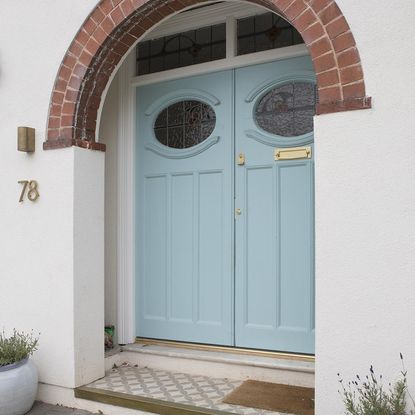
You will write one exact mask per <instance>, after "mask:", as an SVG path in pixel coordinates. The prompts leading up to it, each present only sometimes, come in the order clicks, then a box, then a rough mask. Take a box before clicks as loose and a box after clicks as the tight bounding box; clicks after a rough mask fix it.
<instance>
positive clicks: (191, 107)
mask: <svg viewBox="0 0 415 415" xmlns="http://www.w3.org/2000/svg"><path fill="white" fill-rule="evenodd" d="M215 125H216V115H215V111H214V110H213V108H212V107H211V106H210V105H208V104H205V103H203V102H201V101H195V100H186V101H180V102H177V103H175V104H172V105H170V106H168V107H167V108H165V109H164V110H163V111H161V112H160V114H159V115H158V116H157V118H156V122H155V124H154V133H155V135H156V138H157V140H158V141H159V142H160V143H161V144H164V145H165V146H168V147H171V148H178V149H183V148H189V147H193V146H195V145H197V144H199V143H201V142H202V141H204V140H206V139H207V138H208V137H209V136H210V135H211V134H212V132H213V130H214V128H215Z"/></svg>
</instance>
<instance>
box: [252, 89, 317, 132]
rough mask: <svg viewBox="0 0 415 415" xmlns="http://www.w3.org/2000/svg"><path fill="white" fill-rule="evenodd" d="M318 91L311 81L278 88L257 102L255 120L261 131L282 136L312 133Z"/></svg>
mask: <svg viewBox="0 0 415 415" xmlns="http://www.w3.org/2000/svg"><path fill="white" fill-rule="evenodd" d="M316 102H317V88H316V86H315V84H313V83H311V82H291V83H287V84H284V85H281V86H278V87H276V88H274V89H272V90H271V91H269V92H268V93H267V94H265V95H264V96H263V97H262V98H261V99H260V100H259V103H258V105H257V107H256V109H255V119H256V122H257V124H258V126H259V127H260V128H262V129H263V130H265V131H267V132H269V133H271V134H276V135H279V136H283V137H297V136H300V135H303V134H307V133H310V132H312V131H313V117H314V115H315V111H316V110H315V109H316Z"/></svg>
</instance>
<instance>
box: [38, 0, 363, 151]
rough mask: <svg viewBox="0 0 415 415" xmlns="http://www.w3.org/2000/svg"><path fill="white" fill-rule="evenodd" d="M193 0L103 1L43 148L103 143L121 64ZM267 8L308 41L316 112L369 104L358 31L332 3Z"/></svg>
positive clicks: (57, 101) (64, 72)
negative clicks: (106, 110)
mask: <svg viewBox="0 0 415 415" xmlns="http://www.w3.org/2000/svg"><path fill="white" fill-rule="evenodd" d="M196 3H197V2H193V3H192V5H194V4H196ZM202 3H203V2H202ZM252 3H256V4H258V2H252ZM197 4H198V3H197ZM261 5H263V4H262V3H261ZM189 6H191V4H190V2H188V3H186V4H184V2H170V3H166V2H145V3H143V2H140V3H139V4H138V3H137V4H136V5H134V4H133V3H132V2H129V1H128V2H126V1H123V2H120V3H119V4H117V5H114V4H113V3H111V2H102V3H101V4H100V5H99V6H98V7H97V8H96V9H95V10H94V12H93V13H92V14H91V16H90V18H89V19H88V20H87V22H86V23H85V25H84V26H83V28H81V30H80V32H79V33H78V35H77V38H76V39H75V40H74V42H73V44H72V45H71V47H70V49H69V51H68V54H67V56H66V57H65V59H64V61H63V62H62V66H61V69H60V72H59V75H58V79H57V82H56V86H55V91H54V93H53V96H52V101H51V110H50V118H49V127H50V128H49V130H48V140H47V142H46V143H45V145H44V148H45V149H53V148H61V147H67V146H72V145H75V146H80V147H85V148H90V149H97V150H104V149H105V146H104V145H103V144H102V143H101V142H99V141H98V140H97V138H96V123H97V114H98V111H99V109H100V107H101V103H102V97H103V94H104V92H105V88H106V86H107V84H108V81H109V79H110V78H111V76H112V74H113V73H114V71H115V69H116V68H117V65H118V63H119V62H120V61H121V60H122V58H123V56H124V55H125V54H126V53H127V51H128V50H129V48H130V47H131V45H133V44H134V43H135V42H136V41H137V39H139V38H140V36H141V35H142V34H143V33H145V31H146V30H148V29H149V28H150V27H153V26H155V25H156V24H157V23H158V22H159V21H161V20H162V19H163V18H165V17H167V16H170V15H173V14H174V13H176V12H177V11H179V10H182V9H184V8H186V7H189ZM266 7H267V8H268V9H271V10H276V11H278V12H279V13H280V14H282V15H283V16H284V17H285V18H286V19H287V20H288V21H290V22H291V23H292V24H293V26H294V27H297V28H298V30H299V32H300V33H301V35H302V37H303V38H304V40H305V43H306V45H307V46H308V50H309V52H310V54H311V57H312V61H313V65H314V71H315V73H316V75H317V77H316V78H317V85H318V90H319V105H318V109H317V112H318V113H325V112H333V111H342V110H350V109H361V108H369V107H370V98H367V97H365V88H364V81H363V75H362V70H361V65H360V59H359V55H358V52H357V49H356V46H355V43H354V40H353V36H352V34H351V32H350V30H349V27H348V25H347V23H346V21H345V19H344V17H343V16H342V15H341V12H340V10H339V9H338V8H337V6H336V5H335V4H334V3H330V2H327V3H324V2H311V3H309V2H307V3H305V2H302V1H297V0H296V1H290V2H282V1H275V2H272V3H267V5H266Z"/></svg>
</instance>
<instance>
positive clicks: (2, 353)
mask: <svg viewBox="0 0 415 415" xmlns="http://www.w3.org/2000/svg"><path fill="white" fill-rule="evenodd" d="M38 341H39V339H38V338H36V337H34V335H33V332H32V333H30V334H27V333H23V332H18V331H17V330H16V329H13V335H12V336H10V337H6V335H5V333H4V331H3V332H2V333H0V367H1V366H6V365H10V364H12V363H17V362H20V361H21V360H23V359H26V358H28V357H29V356H31V355H32V354H33V352H35V351H36V350H37V345H38Z"/></svg>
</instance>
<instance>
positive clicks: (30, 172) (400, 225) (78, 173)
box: [0, 0, 415, 415]
mask: <svg viewBox="0 0 415 415" xmlns="http://www.w3.org/2000/svg"><path fill="white" fill-rule="evenodd" d="M337 2H338V4H339V6H340V7H341V8H342V10H343V13H344V15H345V16H346V18H347V20H348V22H349V24H350V26H351V28H352V30H353V33H354V35H355V38H356V40H357V43H358V47H359V51H360V54H361V58H362V62H363V69H364V72H365V79H366V84H367V88H368V95H371V96H372V97H373V103H374V107H373V109H372V110H365V111H355V112H348V113H341V114H330V115H324V116H320V117H317V118H316V123H315V129H316V134H315V137H316V245H317V251H316V262H317V263H316V266H317V267H316V270H317V272H316V280H317V294H316V295H317V298H316V303H317V312H316V319H317V321H316V326H317V339H316V342H317V349H316V350H317V355H316V367H317V371H316V391H317V415H326V414H340V413H341V412H342V411H341V402H340V399H339V396H338V394H337V389H338V385H337V379H336V373H337V372H341V373H342V374H343V375H344V376H345V377H346V378H348V377H352V376H354V375H355V373H364V372H365V371H367V368H368V367H369V365H370V364H374V365H375V367H377V368H379V371H381V372H382V373H383V374H384V376H385V377H394V376H397V375H398V373H399V370H400V367H399V352H402V353H403V354H404V355H405V357H406V363H407V368H408V370H409V375H410V384H411V385H412V386H411V388H412V390H413V391H415V353H414V349H415V347H414V346H415V340H414V339H415V325H414V324H412V322H411V318H412V316H413V315H415V300H413V293H412V292H413V290H414V284H415V283H414V275H415V208H414V206H415V190H414V185H413V183H415V163H414V160H413V155H412V153H413V151H412V144H413V141H414V139H413V131H414V127H415V118H414V116H413V111H414V107H415V98H414V93H413V91H415V78H414V76H413V73H414V69H415V55H414V53H413V50H412V49H413V47H412V44H411V42H412V39H414V38H415V27H414V25H413V21H414V20H415V6H414V4H413V0H401V1H400V2H399V5H398V6H399V7H397V4H396V2H395V3H394V2H391V1H390V0H365V1H361V0H338V1H337ZM94 4H95V1H93V0H72V1H71V2H68V1H65V0H58V1H57V0H36V1H31V2H29V1H25V0H16V1H13V2H6V1H3V2H1V5H2V12H1V14H0V137H1V140H0V143H1V145H2V147H1V150H0V179H1V185H0V189H1V203H0V252H1V254H0V282H1V286H0V287H1V289H0V328H1V327H3V326H4V327H5V328H7V329H10V328H12V327H17V328H19V329H24V330H30V329H31V328H33V329H34V330H35V331H40V332H41V342H40V349H39V351H38V352H37V353H36V356H35V359H36V361H37V363H38V366H39V368H40V376H41V381H42V382H45V383H49V384H54V385H59V386H65V387H73V386H74V385H76V384H79V383H80V382H85V381H87V380H88V379H90V378H93V377H98V376H99V375H100V373H102V367H101V366H100V361H101V360H102V349H100V348H99V347H96V344H97V342H98V341H100V339H99V337H100V332H99V331H98V329H97V327H98V326H99V325H100V324H102V323H103V321H104V320H103V316H104V312H103V287H104V282H103V281H104V280H103V261H104V259H103V245H102V241H103V224H104V216H103V211H102V207H103V205H104V202H103V197H104V196H103V181H104V156H103V154H102V153H98V152H92V151H87V150H82V149H65V150H56V151H43V150H42V148H41V144H42V142H43V141H44V137H45V126H46V120H47V112H48V104H49V98H50V93H51V90H52V87H53V83H54V80H55V76H56V73H57V70H58V67H59V64H60V61H61V59H62V57H63V55H64V53H65V51H66V49H67V47H68V46H69V44H70V42H71V40H72V39H73V37H74V35H75V33H76V31H77V30H78V28H79V27H80V25H81V24H82V22H83V20H84V19H85V17H86V16H87V14H88V13H89V11H90V10H91V8H92V7H93V5H94ZM63 16H64V18H62V17H63ZM19 125H28V126H31V127H35V128H36V132H37V135H36V145H37V150H36V153H35V154H33V155H30V156H29V155H26V154H24V153H19V152H17V151H16V128H17V126H19ZM91 172H95V173H96V175H95V177H94V178H92V177H91ZM84 177H90V179H91V180H90V181H83V178H84ZM21 179H35V180H38V182H39V189H40V193H41V197H40V199H39V200H38V201H37V202H36V203H30V202H28V201H25V202H24V203H23V204H19V203H18V198H19V194H20V186H19V185H18V184H17V181H18V180H21ZM93 179H95V180H93ZM90 208H91V212H90V211H89V209H90ZM88 215H90V216H89V217H88ZM78 242H80V243H78ZM87 261H88V262H87ZM87 294H89V295H91V294H96V297H95V296H94V297H93V298H92V300H91V297H90V296H88V295H87ZM86 300H88V301H89V303H88V304H86ZM90 300H91V301H90ZM88 313H90V314H88ZM84 316H88V318H87V319H85V320H83V318H84ZM82 321H83V322H82ZM90 330H91V332H90ZM99 330H100V329H99ZM89 336H91V344H94V346H93V347H92V348H89V347H88V346H87V344H86V342H87V341H88V340H89Z"/></svg>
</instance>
